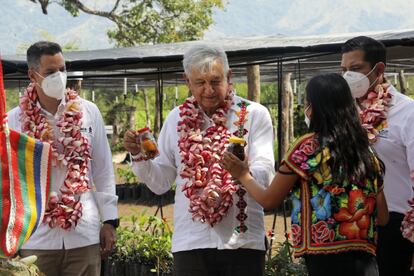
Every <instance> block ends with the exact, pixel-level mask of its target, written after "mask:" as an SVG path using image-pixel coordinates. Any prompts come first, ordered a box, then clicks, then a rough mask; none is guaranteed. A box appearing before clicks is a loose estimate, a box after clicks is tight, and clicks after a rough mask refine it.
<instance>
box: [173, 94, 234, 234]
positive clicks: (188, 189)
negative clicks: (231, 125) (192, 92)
mask: <svg viewBox="0 0 414 276" xmlns="http://www.w3.org/2000/svg"><path fill="white" fill-rule="evenodd" d="M233 95H234V94H233V92H230V93H229V95H228V96H227V98H226V99H225V102H224V104H223V105H222V106H221V107H220V108H218V109H217V110H216V111H215V113H214V114H213V115H212V116H211V120H212V125H211V126H210V127H209V128H207V129H206V130H204V131H202V130H201V129H202V127H203V125H204V117H203V111H202V110H201V108H200V106H199V105H198V103H197V101H196V100H195V98H194V97H190V98H188V99H187V100H186V101H185V102H184V103H183V104H182V105H181V106H180V107H179V110H180V117H181V120H180V121H179V122H178V125H177V131H178V133H179V136H180V138H179V140H178V147H179V151H180V155H181V158H182V169H181V171H180V176H181V177H182V178H183V179H186V180H187V182H186V183H185V184H184V185H183V188H182V191H183V192H184V194H185V196H186V197H187V198H189V199H190V207H189V212H190V213H191V214H192V217H193V219H194V220H198V221H201V222H202V223H205V222H206V223H208V224H209V225H210V226H214V224H216V223H217V222H219V221H221V220H222V218H223V217H224V216H225V215H226V213H227V211H228V209H229V208H230V207H231V206H232V204H233V197H232V195H233V193H235V192H236V191H237V188H238V186H237V184H236V183H234V181H233V180H232V176H231V174H230V173H228V172H227V171H226V170H224V169H223V168H222V167H221V166H220V164H219V161H220V160H221V157H220V156H221V155H222V153H223V152H224V151H225V150H226V147H227V144H228V139H229V137H230V136H231V133H230V132H229V130H228V129H227V127H226V123H227V118H226V114H227V112H228V111H229V109H230V107H231V105H232V104H233Z"/></svg>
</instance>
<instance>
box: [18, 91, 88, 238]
mask: <svg viewBox="0 0 414 276" xmlns="http://www.w3.org/2000/svg"><path fill="white" fill-rule="evenodd" d="M20 108H21V110H22V113H21V114H20V120H21V122H22V130H23V131H24V132H25V133H26V134H27V135H29V136H31V137H34V138H36V139H39V140H41V141H43V142H48V143H50V144H51V146H52V151H53V157H54V158H53V161H54V162H53V165H54V166H57V165H59V166H67V173H66V177H65V181H64V183H63V185H62V186H61V188H60V192H61V196H59V195H58V194H57V193H56V192H52V193H51V194H50V198H49V202H48V206H47V208H46V212H45V216H44V219H43V222H44V223H48V224H49V226H50V227H51V228H54V227H61V228H63V229H66V230H69V229H71V228H72V227H75V226H76V225H77V223H78V221H79V219H80V217H81V216H82V204H81V202H80V201H79V198H78V196H79V195H80V194H82V193H84V192H86V191H88V190H89V186H88V184H89V179H88V177H87V174H88V163H89V160H91V156H90V153H89V150H90V146H89V144H88V140H87V138H85V137H83V136H82V133H81V131H80V129H81V126H82V116H83V114H82V112H81V104H80V97H79V95H78V94H77V93H76V91H73V90H68V91H67V92H66V105H65V108H64V111H63V113H62V115H61V117H60V119H59V121H58V122H57V124H56V126H57V127H59V131H60V133H62V134H63V136H62V137H60V138H59V139H58V141H55V140H54V135H53V128H52V126H51V125H50V123H49V122H48V121H47V118H46V116H45V115H44V114H42V113H41V112H40V110H41V108H40V107H39V106H38V96H37V92H36V89H35V84H33V83H32V84H30V85H29V86H28V87H27V89H26V91H25V92H24V95H23V96H22V98H21V99H20ZM59 145H63V149H62V150H61V151H62V152H61V153H59V151H58V147H59Z"/></svg>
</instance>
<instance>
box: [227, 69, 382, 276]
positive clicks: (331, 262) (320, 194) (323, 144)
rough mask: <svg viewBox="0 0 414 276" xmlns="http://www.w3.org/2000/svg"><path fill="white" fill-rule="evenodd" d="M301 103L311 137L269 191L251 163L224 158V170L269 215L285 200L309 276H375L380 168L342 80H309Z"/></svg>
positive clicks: (290, 157) (298, 143) (294, 150)
mask: <svg viewBox="0 0 414 276" xmlns="http://www.w3.org/2000/svg"><path fill="white" fill-rule="evenodd" d="M305 103H306V104H305V106H306V108H305V118H306V120H305V121H307V124H308V127H309V131H310V132H309V133H308V134H306V135H304V136H302V137H300V138H299V139H298V140H297V141H296V142H295V143H294V144H293V145H292V146H291V148H290V150H289V152H288V153H287V154H286V156H285V158H284V159H283V161H282V162H281V166H280V167H279V170H278V173H277V174H276V176H275V177H274V179H273V181H272V183H271V185H270V186H269V187H268V188H267V189H266V188H263V187H262V186H260V185H258V184H257V183H256V182H255V180H254V179H253V178H252V177H251V175H250V173H249V167H248V161H244V162H242V161H240V160H239V159H237V157H235V156H234V155H232V154H230V153H226V154H225V155H224V158H223V166H224V168H225V169H226V170H227V171H229V172H230V173H231V174H232V176H233V177H234V178H236V179H238V180H239V181H240V182H241V183H242V185H243V186H244V188H245V189H246V190H247V191H248V192H249V193H250V195H251V196H253V198H255V199H256V200H257V201H258V202H259V203H260V204H261V205H262V206H263V207H264V208H266V209H272V208H275V207H277V206H278V205H279V204H280V203H282V202H283V200H284V198H285V197H286V196H287V195H288V194H289V193H290V198H291V200H292V203H293V209H292V239H293V247H294V251H295V256H296V257H299V256H303V257H304V258H305V261H306V266H307V268H308V271H309V275H318V276H321V275H336V276H337V275H352V276H357V275H378V268H377V263H376V260H375V248H376V225H385V224H386V223H387V221H388V208H387V204H386V201H385V197H384V193H383V191H382V189H383V184H382V178H383V174H384V166H383V163H382V161H381V160H379V159H378V157H377V156H376V154H375V153H374V152H373V151H372V149H371V148H370V147H369V143H368V138H367V133H366V131H365V130H364V129H363V128H362V127H361V124H360V122H359V116H358V111H357V109H356V107H355V104H354V100H353V98H352V96H351V92H350V89H349V87H348V85H347V83H346V81H345V80H344V79H343V78H342V77H341V76H340V75H337V74H325V75H319V76H316V77H314V78H312V79H311V80H310V81H309V83H308V85H307V87H306V101H305ZM246 159H248V158H246Z"/></svg>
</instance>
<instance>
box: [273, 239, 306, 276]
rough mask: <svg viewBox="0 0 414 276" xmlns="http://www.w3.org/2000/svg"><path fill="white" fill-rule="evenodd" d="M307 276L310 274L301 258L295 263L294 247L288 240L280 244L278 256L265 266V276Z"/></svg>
mask: <svg viewBox="0 0 414 276" xmlns="http://www.w3.org/2000/svg"><path fill="white" fill-rule="evenodd" d="M274 275H278V276H306V275H308V272H307V270H306V266H305V264H304V260H303V259H302V258H301V259H300V260H299V261H294V260H293V257H292V245H291V244H290V242H289V241H288V240H286V241H285V242H283V243H279V248H278V250H277V252H276V254H275V255H274V256H273V257H271V258H270V259H268V260H267V261H266V264H265V276H274Z"/></svg>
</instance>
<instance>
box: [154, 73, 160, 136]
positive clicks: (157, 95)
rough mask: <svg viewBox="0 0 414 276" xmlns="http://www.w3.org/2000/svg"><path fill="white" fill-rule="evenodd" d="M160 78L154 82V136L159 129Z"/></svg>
mask: <svg viewBox="0 0 414 276" xmlns="http://www.w3.org/2000/svg"><path fill="white" fill-rule="evenodd" d="M160 103H161V80H159V79H158V80H156V82H155V117H154V129H153V132H154V134H155V136H157V137H158V133H159V132H160V130H161V116H160V113H161V111H160V107H161V104H160Z"/></svg>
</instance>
